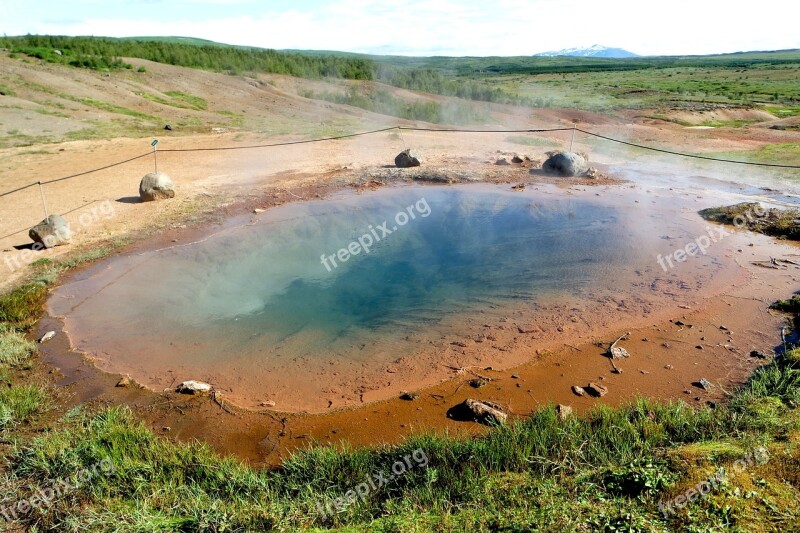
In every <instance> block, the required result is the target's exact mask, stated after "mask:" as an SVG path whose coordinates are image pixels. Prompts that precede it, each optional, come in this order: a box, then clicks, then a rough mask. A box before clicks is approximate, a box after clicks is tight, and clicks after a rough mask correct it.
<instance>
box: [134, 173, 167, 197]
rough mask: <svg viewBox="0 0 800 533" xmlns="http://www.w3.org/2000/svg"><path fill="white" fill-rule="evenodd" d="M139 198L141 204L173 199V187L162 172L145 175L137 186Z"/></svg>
mask: <svg viewBox="0 0 800 533" xmlns="http://www.w3.org/2000/svg"><path fill="white" fill-rule="evenodd" d="M139 197H140V198H141V199H142V201H143V202H150V201H153V200H165V199H167V198H175V186H174V185H173V184H172V180H171V179H170V177H169V176H167V175H166V174H164V173H163V172H156V173H152V172H151V173H150V174H146V175H145V177H143V178H142V182H141V183H140V184H139Z"/></svg>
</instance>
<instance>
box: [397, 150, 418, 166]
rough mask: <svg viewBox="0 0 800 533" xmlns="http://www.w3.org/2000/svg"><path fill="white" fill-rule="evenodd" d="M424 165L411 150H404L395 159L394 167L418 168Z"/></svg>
mask: <svg viewBox="0 0 800 533" xmlns="http://www.w3.org/2000/svg"><path fill="white" fill-rule="evenodd" d="M421 164H422V162H421V161H420V160H419V158H418V157H416V156H415V155H414V154H412V153H411V149H410V148H409V149H407V150H403V151H402V152H400V153H399V154H397V157H395V158H394V165H395V166H396V167H397V168H410V167H418V166H420V165H421Z"/></svg>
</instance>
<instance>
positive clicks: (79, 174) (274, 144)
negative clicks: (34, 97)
mask: <svg viewBox="0 0 800 533" xmlns="http://www.w3.org/2000/svg"><path fill="white" fill-rule="evenodd" d="M391 130H403V131H427V132H440V133H549V132H557V131H579V132H581V133H585V134H586V135H590V136H593V137H597V138H600V139H604V140H606V141H610V142H615V143H618V144H624V145H627V146H632V147H634V148H639V149H642V150H650V151H653V152H660V153H664V154H670V155H675V156H679V157H687V158H693V159H703V160H706V161H716V162H719V163H734V164H738V165H751V166H758V167H771V168H789V169H800V165H780V164H776V163H756V162H751V161H736V160H733V159H723V158H717V157H710V156H703V155H697V154H687V153H682V152H675V151H672V150H666V149H663V148H656V147H653V146H645V145H642V144H636V143H632V142H628V141H623V140H621V139H615V138H613V137H607V136H605V135H600V134H599V133H594V132H591V131H586V130H582V129H580V128H574V127H573V128H542V129H515V130H510V129H509V130H468V129H455V128H454V129H444V128H441V129H440V128H419V127H411V126H391V127H388V128H381V129H377V130H370V131H362V132H357V133H349V134H346V135H336V136H332V137H321V138H317V139H306V140H303V141H286V142H279V143H269V144H255V145H246V146H223V147H216V148H168V149H165V150H160V152H162V153H163V152H175V153H177V152H212V151H226V150H248V149H254V148H274V147H278V146H291V145H297V144H309V143H318V142H326V141H336V140H340V139H351V138H353V137H362V136H364V135H374V134H376V133H383V132H386V131H391ZM150 155H152V152H148V153H146V154H142V155H137V156H135V157H131V158H129V159H125V160H123V161H119V162H116V163H112V164H110V165H106V166H104V167H99V168H94V169H91V170H87V171H85V172H79V173H77V174H72V175H70V176H64V177H62V178H56V179H52V180H49V181H42V182H35V183H31V184H29V185H25V186H22V187H19V188H17V189H14V190H11V191H7V192H4V193H2V194H0V198H2V197H4V196H8V195H10V194H14V193H17V192H20V191H23V190H25V189H27V188H29V187H33V186H35V185H40V184H41V185H47V184H48V183H56V182H59V181H64V180H68V179H72V178H77V177H79V176H86V175H87V174H92V173H95V172H100V171H102V170H107V169H109V168H113V167H117V166H120V165H124V164H126V163H130V162H131V161H136V160H137V159H142V158H144V157H148V156H150Z"/></svg>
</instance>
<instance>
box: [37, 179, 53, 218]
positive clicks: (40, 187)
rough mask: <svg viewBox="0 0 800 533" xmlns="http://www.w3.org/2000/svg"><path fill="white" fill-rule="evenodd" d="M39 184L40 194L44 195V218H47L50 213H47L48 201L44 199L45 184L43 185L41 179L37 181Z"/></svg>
mask: <svg viewBox="0 0 800 533" xmlns="http://www.w3.org/2000/svg"><path fill="white" fill-rule="evenodd" d="M36 183H37V184H38V185H39V194H41V195H42V209H44V219H45V220H47V219H48V218H50V215H49V214H48V213H47V202H46V201H45V199H44V186H43V185H42V182H41V181H37V182H36Z"/></svg>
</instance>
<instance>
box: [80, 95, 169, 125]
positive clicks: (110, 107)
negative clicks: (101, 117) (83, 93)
mask: <svg viewBox="0 0 800 533" xmlns="http://www.w3.org/2000/svg"><path fill="white" fill-rule="evenodd" d="M76 101H77V102H79V103H81V104H83V105H87V106H90V107H94V108H95V109H101V110H103V111H108V112H110V113H117V114H120V115H127V116H129V117H134V118H138V119H140V120H144V121H147V122H153V123H156V124H158V123H159V122H161V121H160V120H159V119H157V118H156V117H154V116H152V115H148V114H146V113H141V112H139V111H136V110H134V109H128V108H127V107H122V106H118V105H116V104H110V103H108V102H103V101H102V100H97V99H96V98H85V97H84V98H77V100H76Z"/></svg>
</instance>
